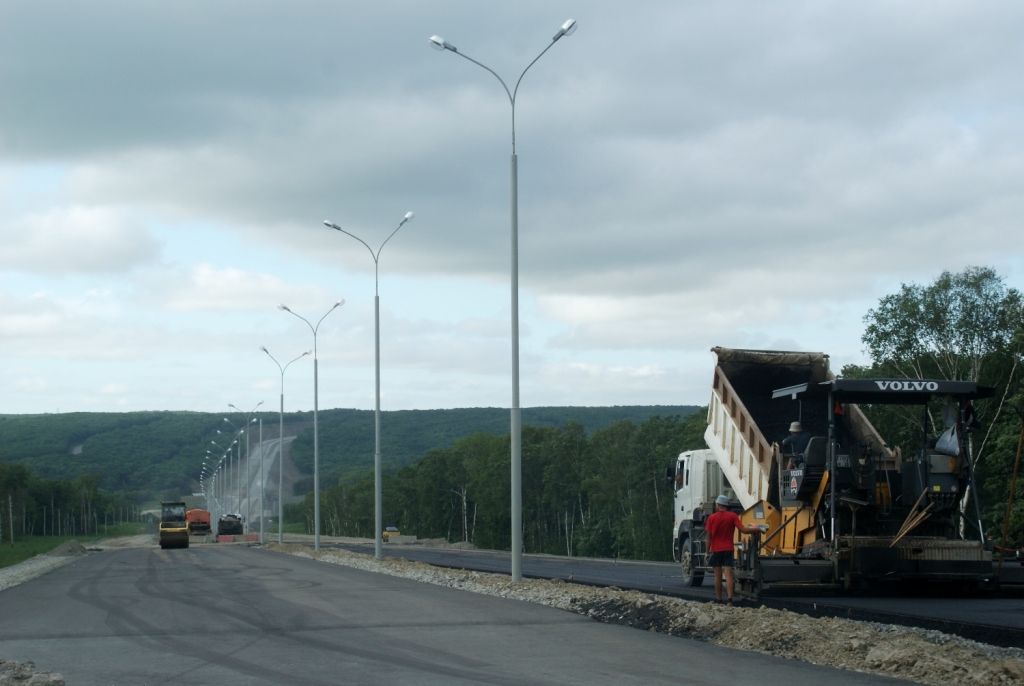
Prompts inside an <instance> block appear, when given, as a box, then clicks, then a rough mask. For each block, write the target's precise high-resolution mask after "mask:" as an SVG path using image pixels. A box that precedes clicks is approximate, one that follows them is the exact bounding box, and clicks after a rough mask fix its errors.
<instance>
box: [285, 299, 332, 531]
mask: <svg viewBox="0 0 1024 686" xmlns="http://www.w3.org/2000/svg"><path fill="white" fill-rule="evenodd" d="M344 304H345V301H344V300H339V301H338V302H336V303H334V305H333V306H332V307H331V309H329V310H327V314H325V315H324V316H323V317H320V321H318V322H317V323H316V326H313V325H312V324H310V323H309V320H308V319H306V318H305V317H303V316H302V315H300V314H296V313H295V312H292V311H291V310H290V309H288V306H287V305H278V306H277V309H279V310H283V311H285V312H287V313H289V314H294V315H295V316H296V317H298V318H299V319H301V320H302V321H304V322H306V326H308V327H309V330H310V331H312V332H313V518H314V520H315V521H314V522H313V550H320V431H319V425H318V419H317V415H318V414H319V411H320V410H319V402H320V401H319V395H320V390H319V382H318V380H317V357H316V352H317V349H316V334H317V332H318V331H319V330H320V325H321V324H322V323H323V321H324V320H325V319H327V315H328V314H330V313H331V312H334V310H336V309H338V308H339V307H341V306H342V305H344Z"/></svg>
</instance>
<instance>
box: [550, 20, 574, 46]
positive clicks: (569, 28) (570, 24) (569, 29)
mask: <svg viewBox="0 0 1024 686" xmlns="http://www.w3.org/2000/svg"><path fill="white" fill-rule="evenodd" d="M575 31H576V20H575V19H567V20H566V21H565V23H564V24H562V28H560V29H558V33H556V34H555V37H554V38H552V39H551V42H552V43H554V42H555V41H556V40H558V39H559V38H561V37H562V36H571V35H572V34H573V33H574V32H575Z"/></svg>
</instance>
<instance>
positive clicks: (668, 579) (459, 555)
mask: <svg viewBox="0 0 1024 686" xmlns="http://www.w3.org/2000/svg"><path fill="white" fill-rule="evenodd" d="M323 547H331V548H341V549H344V550H348V551H351V552H354V553H361V554H366V555H372V554H373V547H372V545H371V544H345V543H332V544H325V545H324V546H323ZM385 553H386V554H387V555H389V556H392V557H400V558H404V559H407V560H414V561H419V562H425V563H427V564H431V565H434V566H437V567H446V568H449V569H466V570H473V571H480V572H490V573H493V574H509V573H510V572H509V568H510V562H509V558H508V553H507V552H503V551H486V550H472V551H467V550H460V549H450V548H423V547H412V546H391V545H389V546H387V548H386V551H385ZM673 571H676V572H677V570H675V565H670V564H667V563H659V562H653V563H647V562H636V561H615V560H604V559H595V558H577V557H574V558H568V557H559V556H554V555H524V556H523V576H524V577H526V578H530V579H561V580H562V581H571V582H572V583H577V584H584V585H587V586H596V587H602V588H607V587H612V586H614V587H616V588H620V589H625V590H636V591H643V592H646V593H657V594H660V595H665V596H671V597H675V598H683V599H686V600H696V601H703V602H707V601H710V600H712V599H713V598H714V593H713V590H712V589H711V588H709V587H696V588H686V587H684V586H682V584H681V582H680V581H679V579H680V576H679V574H678V573H675V574H672V573H671V572H673ZM705 581H709V580H707V579H706V580H705ZM742 602H743V603H744V604H747V605H749V606H751V607H759V606H764V607H769V608H773V609H776V610H788V611H790V612H797V613H800V614H803V615H808V616H810V617H840V618H843V619H853V620H857V621H862V622H878V623H880V624H895V625H898V626H907V627H916V628H919V629H926V630H933V631H941V632H942V633H946V634H953V635H956V636H961V637H963V638H967V639H970V640H973V641H978V642H979V643H987V644H989V645H995V646H1001V647H1007V648H1019V647H1022V646H1024V588H1011V589H1003V590H1001V591H1000V592H998V593H996V592H991V593H985V594H975V595H973V596H970V597H963V596H957V597H950V596H949V595H945V596H941V595H935V596H931V597H914V598H908V597H906V596H896V595H886V596H883V597H878V596H874V597H870V596H864V595H853V596H825V597H801V598H793V597H764V598H759V599H757V600H752V599H744V600H743V601H742ZM880 604H884V605H886V606H888V607H890V608H893V607H895V608H896V609H895V610H894V609H889V610H883V609H879V608H878V607H877V606H878V605H880ZM982 604H984V606H983V607H980V606H981V605H982ZM972 614H973V615H977V614H981V615H982V616H983V618H984V619H987V620H991V621H982V622H972V621H964V620H963V619H958V617H963V616H964V615H972Z"/></svg>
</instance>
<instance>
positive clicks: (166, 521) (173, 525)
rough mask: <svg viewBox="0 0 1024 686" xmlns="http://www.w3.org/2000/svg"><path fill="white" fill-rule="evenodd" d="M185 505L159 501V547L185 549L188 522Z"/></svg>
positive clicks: (186, 545)
mask: <svg viewBox="0 0 1024 686" xmlns="http://www.w3.org/2000/svg"><path fill="white" fill-rule="evenodd" d="M185 512H186V510H185V503H165V502H163V501H160V547H161V548H165V549H166V548H187V547H188V520H187V519H186V515H185Z"/></svg>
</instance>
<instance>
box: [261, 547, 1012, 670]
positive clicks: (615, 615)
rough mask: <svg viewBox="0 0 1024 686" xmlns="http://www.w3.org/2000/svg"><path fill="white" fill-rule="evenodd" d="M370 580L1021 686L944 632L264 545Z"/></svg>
mask: <svg viewBox="0 0 1024 686" xmlns="http://www.w3.org/2000/svg"><path fill="white" fill-rule="evenodd" d="M265 548H266V549H268V550H273V551H277V552H281V553H287V554H291V555H297V556H300V557H305V558H310V559H315V560H320V561H323V562H329V563H333V564H340V565H345V566H348V567H354V568H357V569H363V570H366V571H371V572H378V573H382V574H390V575H392V576H399V577H403V578H406V579H412V580H415V581H422V582H424V583H431V584H436V585H439V586H447V587H449V588H457V589H461V590H465V591H471V592H474V593H484V594H487V595H493V596H499V597H502V598H512V599H517V600H525V601H528V602H534V603H541V604H543V605H548V606H551V607H557V608H560V609H563V610H568V611H570V612H576V613H578V614H581V615H586V616H588V617H592V618H593V619H595V620H597V621H601V622H607V623H611V624H622V625H625V626H631V627H635V628H638V629H643V630H646V631H656V632H659V633H664V634H671V635H673V636H680V637H685V638H691V639H695V640H700V641H707V642H708V643H713V644H715V645H719V646H724V647H726V648H734V649H738V650H749V651H753V652H758V653H763V654H766V655H774V656H777V657H783V658H788V659H793V660H802V661H804V662H810V663H812V664H817V665H823V666H828V667H835V668H838V669H847V670H852V671H858V672H866V673H871V674H878V675H883V676H890V677H894V678H898V679H906V680H908V681H915V682H917V683H921V684H934V685H935V686H939V685H940V684H941V685H950V686H984V685H989V684H991V685H993V686H994V685H996V684H1007V685H1011V686H1012V685H1014V684H1020V685H1021V686H1024V650H1021V649H1018V648H999V647H996V646H990V645H986V644H982V643H977V642H975V641H970V640H967V639H964V638H960V637H959V636H952V635H949V634H944V633H941V632H938V631H929V630H924V629H915V628H909V627H901V626H894V625H890V624H877V623H871V622H857V621H853V620H849V619H838V618H821V619H816V618H813V617H807V616H805V615H801V614H797V613H793V612H788V611H785V610H773V609H770V608H766V607H759V608H747V607H727V606H725V605H718V604H715V603H703V602H696V601H690V600H682V599H680V598H669V597H666V596H659V595H651V594H647V593H642V592H639V591H623V590H621V589H618V588H615V587H609V588H595V587H592V586H584V585H579V584H573V583H566V582H564V581H560V580H547V579H524V580H523V581H522V582H521V583H518V584H514V583H512V581H511V580H510V579H509V577H507V576H505V575H501V574H489V573H486V572H474V571H465V570H455V569H444V568H441V567H433V566H431V565H428V564H424V563H422V562H412V561H409V560H404V559H400V558H394V557H386V558H384V559H383V560H379V561H378V560H376V559H375V558H373V557H370V556H368V555H361V554H358V553H350V552H348V551H344V550H321V551H320V552H314V551H312V550H310V549H309V548H307V547H304V546H298V545H289V544H285V545H278V544H276V543H272V544H269V545H267V546H265Z"/></svg>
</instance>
